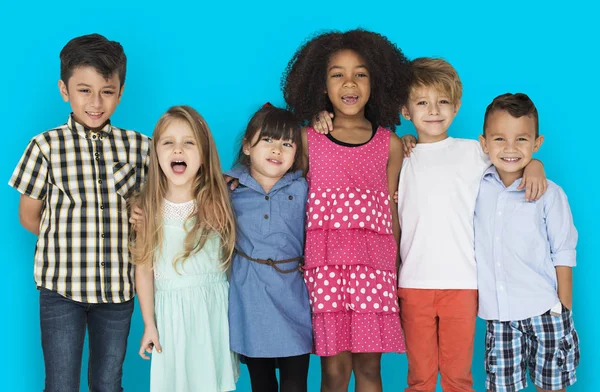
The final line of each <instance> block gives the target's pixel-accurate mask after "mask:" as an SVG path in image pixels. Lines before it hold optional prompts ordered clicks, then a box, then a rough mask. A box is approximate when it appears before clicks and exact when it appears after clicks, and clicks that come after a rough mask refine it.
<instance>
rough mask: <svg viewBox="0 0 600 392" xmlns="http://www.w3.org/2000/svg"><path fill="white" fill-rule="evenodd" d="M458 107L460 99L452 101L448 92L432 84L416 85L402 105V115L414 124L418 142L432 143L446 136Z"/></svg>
mask: <svg viewBox="0 0 600 392" xmlns="http://www.w3.org/2000/svg"><path fill="white" fill-rule="evenodd" d="M459 108H460V101H458V102H452V99H451V98H450V96H449V95H448V94H446V93H444V92H441V91H438V90H437V89H436V88H434V87H432V86H416V87H414V88H413V89H412V91H411V92H410V96H409V98H408V103H407V104H406V105H405V106H403V107H402V116H403V117H404V118H405V119H407V120H410V121H412V123H413V124H414V126H415V128H416V130H417V134H418V136H419V143H434V142H439V141H441V140H444V139H446V138H447V137H448V128H449V127H450V124H452V121H453V120H454V117H455V116H456V113H458V109H459Z"/></svg>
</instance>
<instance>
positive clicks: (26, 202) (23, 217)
mask: <svg viewBox="0 0 600 392" xmlns="http://www.w3.org/2000/svg"><path fill="white" fill-rule="evenodd" d="M43 204H44V201H43V200H37V199H34V198H32V197H29V196H26V195H21V200H20V201H19V221H20V222H21V225H23V227H24V228H26V229H27V230H28V231H30V232H32V233H33V234H35V235H40V222H41V220H42V206H43Z"/></svg>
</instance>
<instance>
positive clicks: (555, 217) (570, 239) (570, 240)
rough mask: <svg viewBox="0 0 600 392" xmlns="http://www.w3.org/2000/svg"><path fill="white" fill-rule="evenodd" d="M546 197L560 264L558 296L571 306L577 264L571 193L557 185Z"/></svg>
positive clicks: (552, 251) (557, 265)
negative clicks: (568, 194) (569, 195)
mask: <svg viewBox="0 0 600 392" xmlns="http://www.w3.org/2000/svg"><path fill="white" fill-rule="evenodd" d="M544 199H545V200H544V213H545V216H546V220H545V221H546V232H547V234H548V242H549V244H550V258H551V259H552V264H554V267H555V268H556V280H557V285H558V287H557V291H558V298H559V299H560V302H561V303H562V304H563V305H564V306H565V307H566V308H567V309H569V310H570V309H571V307H572V306H573V267H575V265H576V264H577V259H576V251H575V248H576V247H577V237H578V234H577V229H576V228H575V225H574V224H573V216H572V214H571V208H570V207H569V201H568V200H567V195H565V193H564V192H563V190H562V189H561V188H559V187H553V188H552V189H550V190H549V191H548V193H547V194H546V196H545V197H544Z"/></svg>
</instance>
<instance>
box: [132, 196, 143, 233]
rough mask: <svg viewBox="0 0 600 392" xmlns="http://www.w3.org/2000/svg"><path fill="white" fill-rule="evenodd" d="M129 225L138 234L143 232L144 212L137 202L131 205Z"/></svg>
mask: <svg viewBox="0 0 600 392" xmlns="http://www.w3.org/2000/svg"><path fill="white" fill-rule="evenodd" d="M129 223H131V227H132V228H133V230H134V231H135V232H136V233H139V232H141V229H142V228H143V227H144V211H143V210H142V209H141V208H140V206H139V205H138V204H137V202H134V203H133V204H132V205H131V212H130V213H129Z"/></svg>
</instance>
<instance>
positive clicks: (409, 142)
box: [396, 135, 417, 203]
mask: <svg viewBox="0 0 600 392" xmlns="http://www.w3.org/2000/svg"><path fill="white" fill-rule="evenodd" d="M400 140H402V149H403V150H404V156H405V157H407V158H408V157H409V156H410V153H411V152H412V149H413V148H415V147H416V146H417V138H416V137H414V136H413V135H404V136H402V137H401V138H400ZM397 202H398V201H396V203H397Z"/></svg>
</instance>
